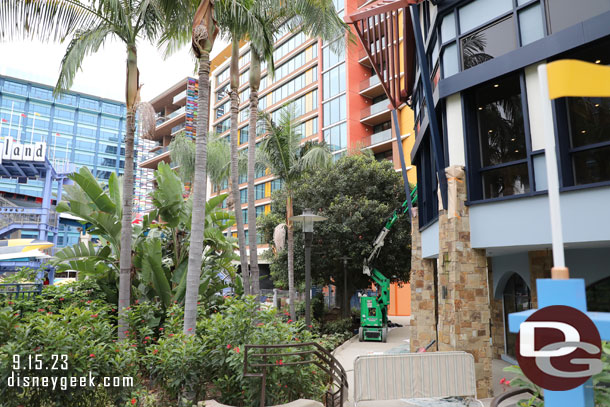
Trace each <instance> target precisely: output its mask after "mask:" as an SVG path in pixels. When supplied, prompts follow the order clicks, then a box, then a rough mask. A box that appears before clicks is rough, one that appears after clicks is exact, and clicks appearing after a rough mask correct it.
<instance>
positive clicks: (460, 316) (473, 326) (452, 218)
mask: <svg viewBox="0 0 610 407" xmlns="http://www.w3.org/2000/svg"><path fill="white" fill-rule="evenodd" d="M446 173H447V180H448V185H449V193H448V196H449V205H448V208H447V209H446V210H445V209H444V210H442V211H440V214H439V259H440V261H439V270H438V285H439V286H438V293H439V299H438V307H439V323H438V336H439V350H440V351H452V350H461V351H466V352H468V353H471V354H472V355H473V356H474V360H475V369H476V378H477V396H478V397H479V398H486V397H491V396H492V384H491V354H492V350H491V344H490V327H489V321H490V317H491V312H490V303H489V291H488V282H487V258H486V256H485V250H481V249H473V248H472V247H471V246H470V221H469V210H468V207H467V206H465V205H464V202H465V201H466V183H465V179H464V178H465V177H464V169H463V167H457V166H454V167H448V168H447V169H446Z"/></svg>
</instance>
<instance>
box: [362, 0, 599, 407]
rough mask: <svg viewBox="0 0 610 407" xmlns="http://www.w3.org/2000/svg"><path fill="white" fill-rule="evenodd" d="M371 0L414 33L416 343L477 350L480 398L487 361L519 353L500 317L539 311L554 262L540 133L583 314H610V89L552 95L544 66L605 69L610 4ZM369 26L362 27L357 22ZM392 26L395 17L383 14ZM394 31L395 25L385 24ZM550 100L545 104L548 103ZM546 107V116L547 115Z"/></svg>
mask: <svg viewBox="0 0 610 407" xmlns="http://www.w3.org/2000/svg"><path fill="white" fill-rule="evenodd" d="M410 3H413V2H410V1H406V0H395V1H386V2H379V4H378V5H373V6H371V7H370V9H369V11H370V15H369V16H372V17H371V18H374V19H376V21H382V23H381V25H382V27H381V30H380V31H383V30H384V28H385V27H383V25H385V22H383V21H384V19H385V20H388V19H392V20H395V19H396V17H398V19H399V20H400V24H406V25H408V30H407V31H410V33H411V35H410V38H409V41H408V43H407V44H405V48H404V49H405V51H406V50H407V49H410V50H413V51H415V50H416V51H417V52H413V53H412V54H411V55H415V54H417V56H421V58H413V57H411V59H410V61H407V62H408V63H406V64H405V67H404V69H405V71H407V72H409V71H410V70H411V72H415V71H416V73H415V80H414V84H413V85H412V86H411V88H410V89H407V90H406V96H411V101H412V106H413V111H414V116H415V129H416V130H415V134H414V136H415V137H414V138H415V146H414V148H413V149H412V152H411V157H412V159H413V162H414V163H415V164H416V165H417V181H418V182H417V187H418V197H419V198H418V207H417V212H416V213H415V215H414V217H413V228H412V231H413V237H412V265H411V297H412V303H411V309H412V313H413V319H412V321H411V349H412V350H415V349H417V348H418V347H420V346H425V345H426V344H427V343H429V342H430V341H431V340H436V343H437V345H435V347H436V349H437V350H440V351H448V350H462V351H468V352H470V353H472V354H473V355H474V358H475V364H476V368H477V388H478V389H477V395H478V396H479V397H481V398H482V397H488V396H489V395H490V393H491V389H492V384H491V382H490V380H491V376H492V375H491V359H492V357H495V358H500V357H501V358H503V359H505V360H507V361H510V362H513V363H514V361H515V343H516V340H517V335H516V334H515V333H511V332H509V331H508V329H507V325H508V324H507V321H508V314H510V313H514V312H518V311H524V310H527V309H532V308H536V307H537V306H538V298H537V292H536V280H537V279H540V278H550V269H551V267H552V266H553V256H552V250H551V226H550V217H549V202H548V194H547V189H548V188H547V174H546V160H547V154H546V151H545V140H544V138H545V137H544V132H545V128H546V126H551V127H552V129H553V132H554V136H555V142H556V145H557V148H556V152H557V163H556V164H557V166H558V168H559V184H560V202H561V219H562V223H563V239H564V241H565V261H566V265H567V267H568V268H569V270H570V276H571V277H573V278H581V279H584V282H585V285H586V286H587V308H588V310H589V311H604V312H608V311H610V295H609V293H610V234H609V232H608V231H609V230H610V216H608V209H607V208H608V202H609V201H610V164H609V163H610V130H609V129H610V98H599V97H597V98H594V97H570V98H559V99H556V100H554V101H550V100H549V95H548V93H547V94H543V92H542V91H541V89H540V81H541V80H542V79H541V78H540V77H539V76H538V67H539V66H540V65H541V64H546V63H549V62H551V61H556V60H559V59H577V60H582V61H587V62H589V63H592V64H603V65H608V64H610V52H609V50H610V25H609V24H608V21H610V2H608V1H607V0H588V1H583V2H572V1H567V0H462V1H455V0H447V1H443V0H439V1H422V2H418V3H419V4H418V5H410ZM365 24H366V23H365ZM390 24H392V23H390ZM390 27H391V25H390ZM545 105H546V106H545ZM547 112H550V113H547Z"/></svg>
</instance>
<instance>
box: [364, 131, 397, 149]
mask: <svg viewBox="0 0 610 407" xmlns="http://www.w3.org/2000/svg"><path fill="white" fill-rule="evenodd" d="M392 140H393V139H392V129H387V130H382V131H380V132H377V133H373V134H371V135H370V136H368V137H365V138H364V139H362V142H363V147H365V148H370V149H371V150H373V151H375V152H376V150H377V149H379V147H385V146H387V145H388V144H391V143H392Z"/></svg>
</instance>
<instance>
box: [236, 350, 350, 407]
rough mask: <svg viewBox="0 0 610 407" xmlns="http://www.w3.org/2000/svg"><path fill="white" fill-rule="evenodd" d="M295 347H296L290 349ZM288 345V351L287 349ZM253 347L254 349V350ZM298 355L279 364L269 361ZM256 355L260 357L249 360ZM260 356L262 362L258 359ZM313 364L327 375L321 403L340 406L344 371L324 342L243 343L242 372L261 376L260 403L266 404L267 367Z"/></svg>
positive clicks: (344, 389) (344, 396)
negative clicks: (292, 359) (326, 385)
mask: <svg viewBox="0 0 610 407" xmlns="http://www.w3.org/2000/svg"><path fill="white" fill-rule="evenodd" d="M291 348H296V349H298V350H290V349H291ZM287 349H288V351H287ZM253 351H257V352H256V353H253ZM291 356H294V357H295V358H298V360H295V361H287V362H284V363H282V364H281V365H278V364H276V363H269V359H272V360H275V359H276V358H279V357H282V358H285V357H291ZM254 358H256V359H257V360H259V362H258V363H257V362H256V361H252V362H250V361H249V360H251V359H254ZM260 359H262V362H260ZM307 364H314V365H316V366H318V367H319V368H320V369H322V370H323V371H324V372H325V373H326V374H327V375H328V389H327V390H326V393H325V394H324V400H323V402H324V405H325V406H326V407H343V403H344V402H345V401H347V388H348V384H347V374H346V373H345V369H343V366H341V364H340V363H339V361H338V360H337V359H335V357H334V356H333V355H332V354H331V353H330V352H329V351H328V350H326V349H325V348H324V347H323V346H321V345H319V344H317V343H315V342H307V343H292V344H283V345H245V354H244V376H245V377H260V378H261V380H262V382H261V399H260V407H265V386H266V384H267V371H268V369H269V368H274V369H278V368H279V369H281V368H282V366H290V365H307ZM249 368H253V369H256V368H260V372H253V371H249Z"/></svg>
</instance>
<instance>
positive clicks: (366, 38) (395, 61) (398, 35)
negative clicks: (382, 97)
mask: <svg viewBox="0 0 610 407" xmlns="http://www.w3.org/2000/svg"><path fill="white" fill-rule="evenodd" d="M422 1H423V0H381V1H376V2H374V3H372V4H371V5H369V6H366V7H364V8H362V9H360V10H358V11H357V12H355V13H353V14H350V15H348V16H346V17H345V22H346V23H348V24H353V26H354V28H355V30H356V34H357V35H358V38H360V42H361V43H362V46H363V47H364V49H365V51H366V53H367V56H368V57H369V59H370V61H371V63H372V65H373V69H374V70H375V73H376V74H377V76H378V77H379V79H380V81H381V84H382V85H383V89H384V91H385V93H386V95H387V96H388V98H389V99H390V102H391V104H392V106H393V107H394V108H395V109H396V108H398V107H399V106H400V105H402V104H403V103H406V102H407V100H408V99H409V97H410V96H411V94H412V93H413V83H414V81H415V38H414V36H413V24H412V22H411V13H410V11H409V6H410V5H412V4H417V3H421V2H422Z"/></svg>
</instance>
